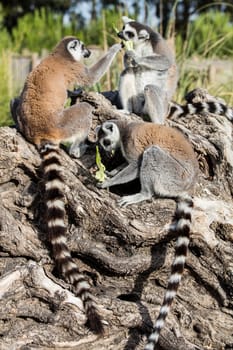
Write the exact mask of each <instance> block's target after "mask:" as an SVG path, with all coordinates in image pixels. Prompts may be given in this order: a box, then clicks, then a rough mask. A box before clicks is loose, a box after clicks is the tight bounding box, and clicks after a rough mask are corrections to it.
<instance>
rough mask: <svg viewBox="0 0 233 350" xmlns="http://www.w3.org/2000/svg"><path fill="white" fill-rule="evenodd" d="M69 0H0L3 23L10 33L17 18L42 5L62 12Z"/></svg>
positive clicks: (66, 7) (69, 2)
mask: <svg viewBox="0 0 233 350" xmlns="http://www.w3.org/2000/svg"><path fill="white" fill-rule="evenodd" d="M71 2H72V1H71V0H22V1H17V0H1V1H0V4H2V8H3V25H4V26H5V27H6V28H7V30H8V31H9V32H10V33H11V32H12V29H13V28H14V27H15V26H17V24H18V19H19V18H21V17H23V16H24V15H26V14H28V13H33V12H34V11H35V9H40V8H42V7H44V8H46V9H48V10H50V11H52V12H57V13H61V14H64V13H65V12H66V11H67V10H68V9H69V8H70V6H71Z"/></svg>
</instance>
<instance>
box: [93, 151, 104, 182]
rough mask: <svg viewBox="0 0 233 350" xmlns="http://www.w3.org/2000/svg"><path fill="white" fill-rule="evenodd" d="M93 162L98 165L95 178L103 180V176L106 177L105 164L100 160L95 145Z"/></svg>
mask: <svg viewBox="0 0 233 350" xmlns="http://www.w3.org/2000/svg"><path fill="white" fill-rule="evenodd" d="M95 162H96V165H97V167H98V169H99V170H97V172H96V173H95V178H96V180H98V181H99V182H104V180H105V178H106V174H105V166H104V164H103V163H102V162H101V156H100V152H99V147H98V146H96V156H95Z"/></svg>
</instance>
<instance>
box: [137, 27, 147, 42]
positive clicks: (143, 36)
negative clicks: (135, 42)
mask: <svg viewBox="0 0 233 350" xmlns="http://www.w3.org/2000/svg"><path fill="white" fill-rule="evenodd" d="M138 38H139V39H143V40H147V39H149V38H150V34H149V33H148V31H147V30H146V29H142V30H140V32H139V34H138Z"/></svg>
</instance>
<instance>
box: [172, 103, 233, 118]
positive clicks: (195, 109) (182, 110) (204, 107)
mask: <svg viewBox="0 0 233 350" xmlns="http://www.w3.org/2000/svg"><path fill="white" fill-rule="evenodd" d="M203 112H208V113H213V114H217V115H223V116H226V117H227V118H228V119H229V120H230V121H232V122H233V108H232V107H228V106H226V105H224V104H223V103H220V102H212V101H209V102H197V103H187V104H186V105H184V106H181V105H179V104H177V103H175V102H170V109H169V113H168V118H171V117H181V116H183V115H187V114H199V113H203Z"/></svg>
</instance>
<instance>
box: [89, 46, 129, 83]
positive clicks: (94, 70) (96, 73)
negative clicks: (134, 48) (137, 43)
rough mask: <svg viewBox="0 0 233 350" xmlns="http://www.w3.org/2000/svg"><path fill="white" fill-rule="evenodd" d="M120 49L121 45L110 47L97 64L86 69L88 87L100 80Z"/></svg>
mask: <svg viewBox="0 0 233 350" xmlns="http://www.w3.org/2000/svg"><path fill="white" fill-rule="evenodd" d="M121 48H122V45H121V44H115V45H113V46H111V47H110V49H109V50H108V52H107V53H106V54H105V55H104V56H103V57H102V58H101V59H100V60H99V61H98V62H97V63H95V64H94V65H93V66H91V67H90V68H87V75H88V85H93V84H95V83H97V82H98V81H99V80H100V78H101V77H102V76H103V75H104V74H105V73H106V72H107V70H108V69H109V67H110V65H111V63H112V61H113V59H114V57H115V56H116V54H117V53H118V52H119V51H120V50H121Z"/></svg>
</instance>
